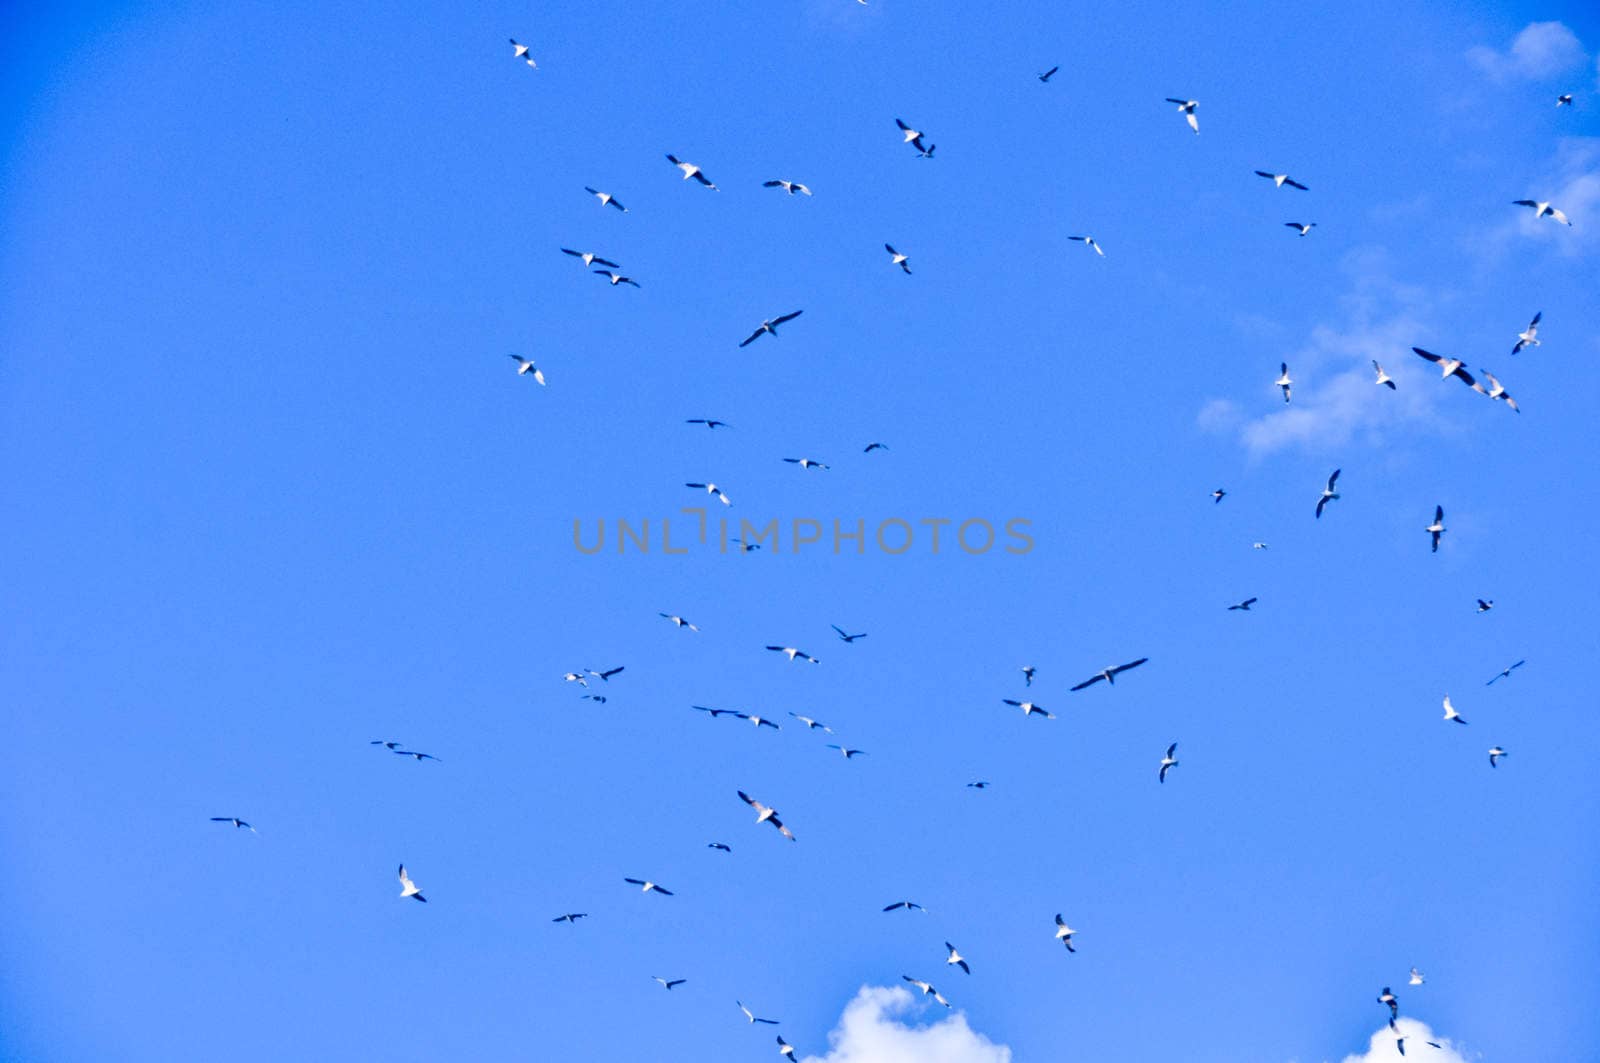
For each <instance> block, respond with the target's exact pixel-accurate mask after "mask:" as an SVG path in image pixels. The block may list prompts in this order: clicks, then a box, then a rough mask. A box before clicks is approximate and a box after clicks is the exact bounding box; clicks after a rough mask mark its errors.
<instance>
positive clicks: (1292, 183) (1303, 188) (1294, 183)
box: [1283, 177, 1311, 192]
mask: <svg viewBox="0 0 1600 1063" xmlns="http://www.w3.org/2000/svg"><path fill="white" fill-rule="evenodd" d="M1283 183H1284V184H1286V185H1288V186H1289V187H1290V188H1298V189H1299V190H1300V191H1302V192H1309V191H1311V189H1309V188H1307V187H1306V186H1305V185H1303V184H1301V183H1300V182H1299V181H1294V180H1291V179H1289V178H1287V177H1285V178H1284V179H1283Z"/></svg>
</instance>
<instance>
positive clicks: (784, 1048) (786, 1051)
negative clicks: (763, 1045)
mask: <svg viewBox="0 0 1600 1063" xmlns="http://www.w3.org/2000/svg"><path fill="white" fill-rule="evenodd" d="M778 1055H780V1056H783V1057H785V1058H786V1059H789V1060H791V1061H792V1060H793V1059H794V1045H792V1044H790V1043H789V1042H788V1041H785V1040H784V1039H783V1034H781V1033H780V1034H779V1035H778Z"/></svg>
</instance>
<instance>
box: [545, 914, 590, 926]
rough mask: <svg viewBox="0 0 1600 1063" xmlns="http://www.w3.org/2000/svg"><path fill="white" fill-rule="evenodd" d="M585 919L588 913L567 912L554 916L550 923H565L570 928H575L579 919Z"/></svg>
mask: <svg viewBox="0 0 1600 1063" xmlns="http://www.w3.org/2000/svg"><path fill="white" fill-rule="evenodd" d="M587 918H589V913H588V912H567V913H566V914H564V915H558V916H556V917H555V918H554V919H552V920H550V921H551V922H552V923H567V924H570V925H572V926H577V925H578V920H579V919H587Z"/></svg>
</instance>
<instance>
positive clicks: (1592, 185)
mask: <svg viewBox="0 0 1600 1063" xmlns="http://www.w3.org/2000/svg"><path fill="white" fill-rule="evenodd" d="M1543 173H1544V174H1545V175H1547V176H1545V177H1544V178H1543V179H1542V181H1541V182H1540V183H1539V184H1538V186H1537V187H1535V188H1529V189H1524V190H1523V191H1522V192H1519V193H1518V194H1517V197H1516V198H1518V199H1532V200H1538V201H1548V202H1549V203H1551V204H1552V205H1553V206H1555V207H1556V208H1558V209H1559V210H1561V211H1562V212H1564V213H1565V214H1566V216H1567V217H1568V219H1570V220H1571V222H1572V225H1570V226H1567V225H1562V224H1561V223H1560V222H1557V221H1555V220H1554V219H1553V218H1539V217H1535V216H1534V213H1533V211H1532V210H1529V209H1528V208H1526V207H1509V206H1508V208H1507V209H1509V210H1511V211H1513V212H1514V213H1513V214H1512V215H1511V216H1510V217H1509V218H1508V219H1507V221H1506V223H1505V224H1503V225H1501V226H1500V227H1499V229H1498V230H1497V232H1496V233H1495V235H1496V237H1498V238H1499V239H1500V240H1501V241H1506V240H1508V239H1510V238H1525V239H1531V240H1538V241H1540V242H1542V243H1545V244H1549V245H1552V246H1553V247H1555V248H1556V249H1557V250H1558V251H1559V253H1561V254H1563V255H1567V256H1572V255H1579V254H1583V253H1585V252H1587V251H1589V250H1591V249H1592V248H1594V247H1595V246H1596V245H1597V244H1600V138H1597V137H1564V138H1562V140H1561V141H1560V143H1559V144H1558V145H1557V147H1556V153H1555V156H1554V157H1553V158H1552V159H1551V160H1550V162H1549V163H1548V164H1547V165H1546V166H1545V167H1543Z"/></svg>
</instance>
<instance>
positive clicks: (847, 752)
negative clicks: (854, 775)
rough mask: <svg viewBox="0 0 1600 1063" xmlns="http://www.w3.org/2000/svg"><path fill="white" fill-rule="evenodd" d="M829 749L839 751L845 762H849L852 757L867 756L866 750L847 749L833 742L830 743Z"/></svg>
mask: <svg viewBox="0 0 1600 1063" xmlns="http://www.w3.org/2000/svg"><path fill="white" fill-rule="evenodd" d="M828 748H829V749H837V750H838V751H839V753H840V754H841V755H842V756H843V757H844V759H845V760H849V759H850V758H851V757H864V756H866V755H867V751H866V750H864V749H846V748H845V747H844V746H836V745H834V744H833V743H832V742H829V743H828Z"/></svg>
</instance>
